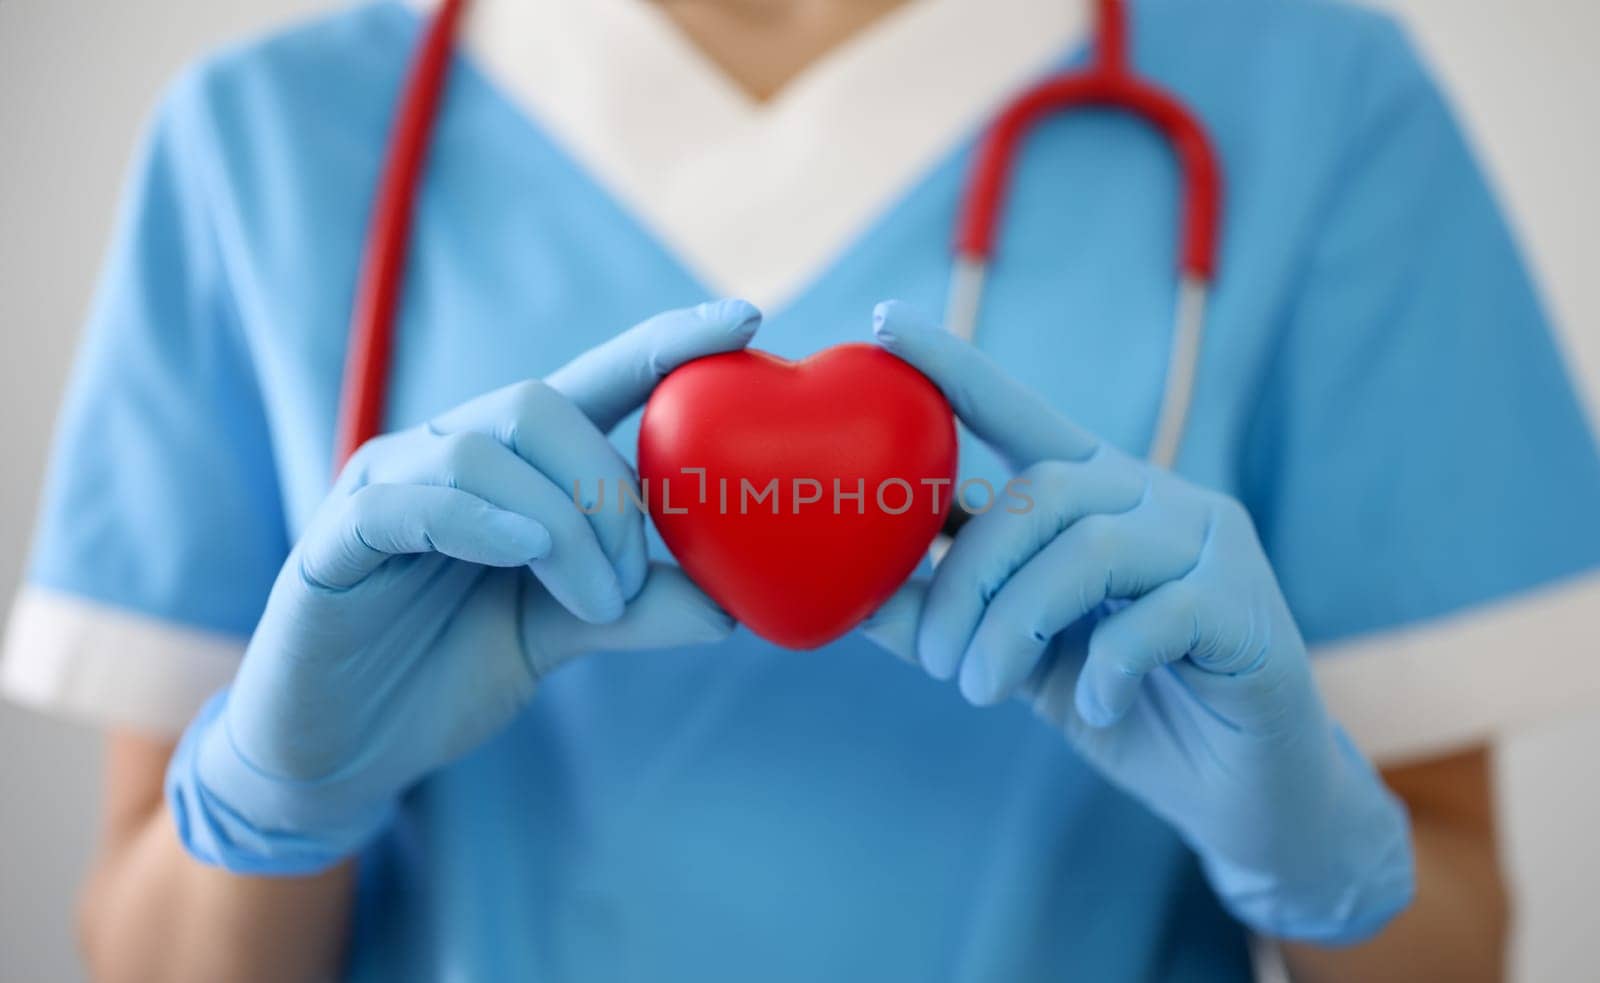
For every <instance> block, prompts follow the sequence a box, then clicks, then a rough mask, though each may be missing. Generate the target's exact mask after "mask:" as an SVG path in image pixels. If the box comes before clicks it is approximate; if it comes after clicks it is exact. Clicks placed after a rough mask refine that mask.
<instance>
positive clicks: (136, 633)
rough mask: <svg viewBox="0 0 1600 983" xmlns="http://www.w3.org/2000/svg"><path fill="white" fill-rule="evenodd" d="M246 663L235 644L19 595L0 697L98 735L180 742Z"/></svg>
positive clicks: (51, 594) (31, 593) (75, 602)
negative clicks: (128, 732) (91, 726)
mask: <svg viewBox="0 0 1600 983" xmlns="http://www.w3.org/2000/svg"><path fill="white" fill-rule="evenodd" d="M243 654H244V642H243V640H241V639H238V638H234V637H232V636H228V635H222V634H217V633H214V632H208V631H202V630H199V629H195V628H189V627H186V626H183V625H180V624H175V623H173V622H170V621H162V620H160V619H157V618H152V617H149V616H147V615H141V614H135V613H133V612H130V611H125V610H121V609H119V608H114V607H111V606H108V605H105V604H99V603H96V602H93V601H86V600H83V599H81V598H77V597H73V596H71V595H68V594H63V593H58V592H56V591H52V590H47V589H44V588H40V587H25V588H23V589H22V591H21V592H20V593H19V594H18V595H17V599H16V601H15V603H14V604H13V606H12V609H11V620H10V623H9V624H8V625H7V626H6V634H5V646H4V650H3V653H0V656H3V658H0V693H4V695H5V696H7V697H9V698H10V699H12V700H15V701H16V702H18V703H21V704H24V705H27V706H31V707H35V708H38V709H41V710H46V711H50V712H55V713H60V714H62V715H64V716H68V717H74V718H77V719H81V720H85V721H88V722H91V723H95V724H99V725H101V726H107V727H109V726H116V727H127V728H131V729H134V730H142V731H146V732H150V733H157V734H173V735H176V734H178V733H179V732H180V731H182V730H183V727H184V725H185V724H187V723H188V722H189V720H190V718H192V717H193V716H194V714H195V712H196V711H197V710H199V709H200V705H201V704H202V703H204V702H205V701H206V699H207V698H208V697H209V696H210V695H211V694H212V693H215V692H216V691H217V690H218V689H220V688H222V687H223V686H225V685H227V684H228V682H229V681H230V680H231V679H232V678H233V673H234V669H235V668H237V666H238V664H239V658H240V656H242V655H243Z"/></svg>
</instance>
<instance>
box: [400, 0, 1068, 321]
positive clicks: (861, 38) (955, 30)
mask: <svg viewBox="0 0 1600 983" xmlns="http://www.w3.org/2000/svg"><path fill="white" fill-rule="evenodd" d="M408 2H409V3H411V4H412V5H414V6H420V7H429V6H431V5H432V4H433V3H434V2H436V0H408ZM1086 23H1087V15H1086V4H1085V3H1084V2H1083V0H911V2H909V3H907V4H906V5H905V6H903V7H901V8H899V9H898V10H895V11H892V12H890V13H889V14H887V15H885V16H884V17H883V18H881V19H879V20H878V21H877V22H875V23H873V24H872V25H870V26H868V27H867V28H866V29H864V30H863V31H862V32H861V33H859V34H857V35H856V36H855V37H853V38H851V39H849V40H848V41H846V42H845V43H843V44H842V45H840V46H839V47H837V48H835V49H834V50H832V51H830V52H829V53H828V54H826V55H825V56H823V57H822V58H820V59H819V60H817V61H816V62H814V63H812V64H811V65H809V66H808V67H807V68H805V69H804V70H803V71H802V72H801V73H800V74H799V75H797V76H796V77H795V78H793V79H791V80H790V81H789V83H788V84H786V85H785V86H784V88H783V89H782V90H781V91H779V92H778V93H777V94H776V95H775V96H774V97H773V98H771V99H769V100H766V101H759V100H756V99H754V98H752V97H751V96H750V95H749V94H748V93H746V92H745V91H744V90H743V89H742V88H741V87H740V86H739V85H738V84H737V83H735V82H734V81H733V79H731V78H730V77H729V76H728V75H727V74H726V73H725V72H724V71H723V70H722V69H721V68H720V67H719V66H717V65H716V64H715V63H714V62H713V61H712V60H711V59H710V58H709V57H708V56H707V55H705V54H704V53H703V52H702V51H701V50H700V49H699V48H698V47H696V46H695V44H694V43H693V41H691V40H690V39H689V38H688V37H687V36H686V35H685V34H684V33H683V32H682V31H680V30H679V29H678V28H677V26H676V25H675V24H674V23H672V21H671V20H670V19H669V18H668V17H667V16H666V14H664V13H663V12H661V11H660V10H659V9H657V8H656V7H655V6H653V5H652V4H650V3H648V2H645V0H472V2H471V4H470V6H469V7H468V9H467V12H466V20H465V22H464V24H463V25H462V35H463V36H462V48H463V51H464V53H465V54H466V55H467V56H468V57H469V58H470V59H471V60H472V61H473V62H474V63H475V64H476V65H477V66H478V67H479V68H480V69H481V70H482V71H483V72H484V73H485V74H486V75H487V76H488V77H489V78H490V79H492V80H493V81H494V82H495V84H496V85H497V86H498V87H499V88H501V89H502V91H503V92H504V93H505V94H506V95H507V96H508V97H509V98H510V99H511V101H512V102H513V103H514V104H515V105H517V106H518V107H519V108H520V109H521V110H522V111H523V112H524V113H526V114H527V115H528V116H529V117H530V119H532V120H533V121H534V122H535V123H536V124H537V125H538V126H539V127H540V128H541V129H542V130H544V131H545V132H547V133H548V134H549V135H550V136H551V137H552V139H554V140H556V141H557V142H558V143H560V144H561V145H562V146H563V147H564V149H565V150H566V151H567V152H568V153H569V154H571V155H572V156H573V157H574V159H576V160H577V161H578V162H579V163H580V164H581V165H582V166H583V167H584V168H585V169H586V170H588V171H590V172H591V173H592V174H593V176H594V177H595V178H596V179H597V180H598V181H599V182H600V183H601V185H602V186H604V187H606V188H607V190H608V191H610V193H611V194H613V195H614V196H615V197H616V198H617V199H618V201H619V202H621V203H622V204H623V205H624V206H625V207H627V208H628V209H629V210H630V211H631V212H633V213H634V215H635V216H636V217H637V218H638V219H639V220H640V221H641V222H642V223H643V224H644V225H645V226H646V227H647V228H649V229H650V230H651V231H652V233H653V234H655V235H656V236H658V237H659V238H660V239H661V240H662V242H663V243H664V244H665V245H666V246H667V247H669V248H670V249H671V250H672V251H673V252H674V253H676V254H677V255H678V257H679V259H680V260H681V261H682V262H683V263H684V265H685V266H686V267H687V268H688V269H690V270H691V271H693V272H694V273H695V274H696V275H697V276H699V277H700V278H701V279H702V280H703V281H704V282H705V283H706V285H707V286H708V287H709V288H710V289H712V290H714V291H716V292H718V293H722V294H728V295H737V296H742V297H745V298H748V299H749V300H751V301H753V302H755V303H756V304H758V305H760V306H762V307H764V308H767V309H769V310H770V309H773V308H775V307H777V306H780V305H782V304H784V303H786V302H787V301H788V300H789V299H790V298H791V297H792V296H793V295H794V294H795V293H796V292H797V291H798V290H799V289H800V288H802V287H803V286H804V285H805V284H806V283H807V282H808V281H810V280H811V279H812V278H813V277H814V276H816V275H817V274H818V273H819V272H821V270H822V269H823V268H824V267H825V266H826V265H827V263H828V262H829V261H830V260H831V259H832V258H834V257H835V256H836V255H837V254H838V253H839V252H840V251H842V250H843V249H844V248H845V247H846V246H848V245H849V243H850V242H851V241H852V240H853V239H854V238H855V237H856V236H857V235H858V234H859V233H860V232H861V231H862V230H863V229H864V228H865V227H866V226H867V225H868V223H869V222H871V220H872V219H874V218H875V217H876V216H877V215H878V214H879V213H880V212H881V211H883V210H884V209H885V208H887V207H888V206H889V205H890V204H891V203H892V202H893V201H894V200H895V199H897V198H898V197H899V196H900V195H901V194H903V193H904V192H905V191H906V189H907V188H908V186H909V185H910V184H911V183H912V182H913V181H914V180H915V179H916V178H917V177H918V176H919V175H920V174H921V173H923V172H924V171H925V170H927V169H928V168H929V167H930V166H932V165H933V164H934V163H935V162H936V161H937V160H938V159H939V158H940V157H941V156H943V155H944V154H946V153H948V152H949V151H950V150H952V149H953V148H954V147H955V146H956V144H957V143H958V142H959V141H960V140H962V139H963V138H965V137H967V136H969V135H970V134H971V133H972V132H974V131H975V130H976V129H977V128H979V127H980V126H981V125H982V124H983V122H984V121H985V120H986V119H988V118H989V116H990V115H991V114H993V113H994V112H995V111H996V109H998V108H999V107H1000V106H1001V105H1003V104H1004V102H1005V100H1006V99H1007V98H1008V97H1009V96H1011V95H1013V94H1014V93H1015V92H1016V91H1017V90H1018V89H1019V88H1021V87H1022V86H1023V85H1024V84H1025V83H1027V82H1028V81H1030V80H1031V79H1033V78H1035V77H1037V76H1038V75H1040V74H1041V73H1043V72H1044V71H1045V70H1046V69H1047V68H1048V67H1049V66H1050V65H1051V64H1052V63H1054V62H1056V61H1059V60H1060V59H1062V58H1063V57H1064V56H1065V55H1066V53H1067V52H1068V50H1069V48H1071V47H1072V46H1073V45H1075V44H1076V43H1077V42H1078V41H1079V40H1080V39H1081V37H1082V34H1083V31H1084V28H1085V25H1086Z"/></svg>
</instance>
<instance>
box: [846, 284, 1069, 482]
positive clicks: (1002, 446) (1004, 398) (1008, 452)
mask: <svg viewBox="0 0 1600 983" xmlns="http://www.w3.org/2000/svg"><path fill="white" fill-rule="evenodd" d="M872 330H873V334H874V335H875V336H876V337H877V340H878V343H879V344H881V345H882V346H883V347H884V348H886V349H888V350H889V351H890V352H892V353H894V354H895V355H898V356H900V357H901V358H903V359H905V360H906V361H907V362H910V363H911V365H912V366H914V367H915V368H916V369H917V370H918V371H920V372H921V373H922V374H923V375H925V376H927V377H928V378H929V379H931V380H932V381H933V384H934V385H936V386H938V387H939V388H940V389H941V390H942V391H943V392H944V395H945V398H946V399H948V400H949V401H950V408H951V409H953V410H954V411H955V414H956V416H958V417H960V418H961V422H963V423H965V424H966V425H967V428H968V429H970V430H971V431H972V432H973V433H974V434H976V435H977V437H978V439H980V440H982V441H983V442H984V443H986V444H988V445H989V446H990V447H992V448H994V449H995V450H996V451H998V452H999V453H1000V455H1001V456H1002V457H1004V458H1005V459H1007V460H1008V461H1009V462H1010V463H1011V465H1012V467H1014V468H1017V469H1019V470H1020V469H1021V468H1025V467H1027V466H1028V465H1030V464H1033V463H1035V462H1036V461H1047V460H1060V461H1081V460H1084V459H1085V458H1087V457H1089V455H1091V454H1093V453H1094V452H1095V449H1096V448H1097V447H1099V445H1100V441H1099V440H1098V439H1097V438H1095V437H1094V436H1093V435H1092V434H1090V433H1088V432H1087V431H1085V430H1082V429H1080V428H1079V427H1078V426H1077V425H1076V424H1074V423H1072V422H1071V421H1069V420H1068V419H1067V418H1066V417H1064V416H1062V415H1061V414H1060V413H1058V412H1057V411H1056V409H1055V407H1053V406H1051V405H1050V404H1049V403H1047V402H1045V400H1044V399H1043V398H1042V397H1040V396H1039V395H1038V394H1037V393H1035V392H1034V391H1033V390H1031V389H1029V388H1028V387H1026V386H1024V385H1022V384H1021V383H1019V382H1017V381H1016V380H1015V379H1012V378H1011V377H1010V376H1009V375H1007V374H1006V373H1005V370H1003V369H1001V368H1000V366H998V365H996V364H995V363H994V362H993V361H991V360H990V359H989V357H988V356H987V355H985V354H984V353H983V352H981V351H979V350H978V349H977V348H975V347H973V346H972V345H970V344H968V343H967V342H965V341H963V340H962V339H960V338H957V337H956V336H955V335H953V334H951V333H950V332H948V331H945V330H943V329H942V328H939V327H938V326H936V325H934V324H933V323H931V322H929V321H928V320H926V319H925V318H923V317H922V316H920V315H919V314H917V313H916V312H915V311H914V310H913V309H912V308H911V307H910V306H909V305H907V304H904V303H902V302H900V301H896V300H891V301H885V302H884V303H881V304H879V305H878V306H877V307H875V308H874V309H873V312H872Z"/></svg>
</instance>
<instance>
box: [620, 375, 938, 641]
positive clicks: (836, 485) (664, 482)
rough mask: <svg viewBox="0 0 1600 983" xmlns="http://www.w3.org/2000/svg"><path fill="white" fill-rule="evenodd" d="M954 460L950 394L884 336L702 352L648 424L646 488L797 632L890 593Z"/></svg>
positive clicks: (689, 547) (713, 585) (701, 547)
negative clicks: (816, 346) (870, 341)
mask: <svg viewBox="0 0 1600 983" xmlns="http://www.w3.org/2000/svg"><path fill="white" fill-rule="evenodd" d="M955 475H956V432H955V421H954V418H953V417H952V415H951V413H950V405H949V403H947V402H946V401H945V398H944V395H943V394H942V393H940V392H939V390H938V389H937V388H936V387H935V386H934V385H933V383H931V382H929V381H928V380H927V379H926V378H925V377H924V376H923V375H922V374H921V373H919V372H918V371H917V370H916V369H914V368H912V367H911V366H910V365H907V364H906V363H905V362H903V361H901V360H900V359H898V358H896V357H895V356H893V355H891V354H889V353H888V352H885V351H883V350H882V349H880V348H876V347H874V346H872V345H863V344H850V345H839V346H837V347H834V348H829V349H826V350H824V351H821V352H819V353H817V354H816V355H813V356H811V357H810V358H807V359H805V360H803V361H799V362H790V361H788V360H786V359H782V358H778V357H777V356H775V355H770V354H768V353H766V352H760V351H740V352H730V353H728V354H724V355H712V356H710V357H708V358H701V359H696V360H695V361H693V362H689V363H688V364H686V365H683V366H681V367H680V368H678V369H677V370H676V371H674V372H672V373H671V374H670V375H668V376H667V377H666V379H664V380H662V382H661V384H660V385H659V386H657V387H656V391H655V393H654V394H653V395H652V396H651V397H650V402H649V404H648V405H647V406H646V407H645V411H644V419H643V420H642V421H641V423H640V426H639V476H640V478H641V482H640V489H641V492H642V495H643V497H644V499H645V502H646V504H647V507H648V508H649V511H650V515H651V518H652V519H654V520H655V524H656V528H657V529H658V530H660V532H661V538H662V539H663V540H665V541H666V544H667V548H668V549H670V550H671V551H672V555H673V556H675V557H676V558H677V560H678V562H679V563H680V564H682V565H683V569H684V570H685V571H686V572H687V573H688V574H689V576H690V577H691V578H693V579H694V581H695V583H697V584H699V585H700V587H701V589H703V590H704V591H705V592H706V593H707V594H709V595H711V597H712V599H714V600H715V601H716V602H717V603H718V604H720V605H721V606H722V608H723V609H724V610H726V611H727V612H728V613H729V614H731V615H733V616H734V617H735V618H736V619H738V620H739V622H740V623H742V624H744V625H745V626H746V627H748V628H749V629H750V630H751V631H753V632H755V633H756V634H757V635H760V636H761V637H762V638H765V639H767V640H768V641H770V642H775V643H776V644H778V645H782V646H785V647H787V648H796V649H807V648H816V647H817V646H819V645H823V644H826V643H827V642H830V641H833V640H834V639H835V638H838V637H839V636H840V635H843V634H844V633H845V632H847V631H849V630H850V629H851V628H853V627H854V626H855V625H856V624H857V623H859V622H860V621H861V620H862V619H863V618H865V617H867V616H868V615H869V614H871V613H872V612H873V611H875V610H876V609H877V608H878V607H879V606H880V605H882V604H883V602H884V601H886V600H888V599H889V596H890V595H891V594H893V593H894V591H895V589H896V588H898V587H899V586H900V584H901V583H903V582H904V581H905V579H906V578H907V577H908V576H910V575H911V573H912V571H914V570H915V569H916V567H917V563H918V562H919V561H920V560H921V558H922V554H923V552H924V551H925V550H926V549H927V548H928V544H929V543H930V542H932V541H933V537H934V536H935V535H936V534H937V533H938V532H939V529H940V527H941V525H943V523H944V516H945V513H946V512H947V511H948V510H949V508H950V500H951V496H952V494H953V492H954V486H953V482H954V480H955Z"/></svg>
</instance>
